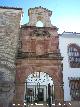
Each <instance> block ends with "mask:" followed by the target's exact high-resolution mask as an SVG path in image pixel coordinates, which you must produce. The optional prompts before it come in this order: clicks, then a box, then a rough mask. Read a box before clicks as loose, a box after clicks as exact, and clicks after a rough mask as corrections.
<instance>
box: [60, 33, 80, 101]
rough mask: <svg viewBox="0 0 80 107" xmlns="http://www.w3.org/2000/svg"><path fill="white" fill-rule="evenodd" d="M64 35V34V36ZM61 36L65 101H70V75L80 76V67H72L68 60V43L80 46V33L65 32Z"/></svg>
mask: <svg viewBox="0 0 80 107" xmlns="http://www.w3.org/2000/svg"><path fill="white" fill-rule="evenodd" d="M63 35H64V36H63ZM63 35H62V36H59V48H60V52H61V55H62V57H64V58H63V82H64V101H70V100H71V97H70V88H69V80H68V77H80V68H70V66H69V62H68V54H67V52H68V50H67V49H68V45H69V44H74V43H75V44H77V45H78V46H80V34H77V35H76V34H72V33H70V34H69V33H67V35H65V34H64V33H63Z"/></svg>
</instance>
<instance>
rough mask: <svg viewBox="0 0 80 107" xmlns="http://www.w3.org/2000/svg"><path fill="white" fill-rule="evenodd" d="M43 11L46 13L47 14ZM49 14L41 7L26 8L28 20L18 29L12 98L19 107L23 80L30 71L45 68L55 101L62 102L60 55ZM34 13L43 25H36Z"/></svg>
mask: <svg viewBox="0 0 80 107" xmlns="http://www.w3.org/2000/svg"><path fill="white" fill-rule="evenodd" d="M32 11H33V13H32V14H31V13H30V12H32ZM36 11H37V14H38V15H36ZM44 11H46V12H44ZM40 12H41V13H40ZM39 13H40V14H39ZM44 13H45V14H47V18H46V15H45V14H44ZM50 15H51V11H49V10H47V9H44V8H42V7H38V8H34V9H30V10H29V18H30V20H29V23H28V24H25V25H23V26H21V29H20V38H19V49H18V55H17V59H16V91H15V96H14V101H13V102H14V103H15V104H16V105H17V104H18V103H19V104H20V105H21V107H23V103H24V100H23V99H24V89H25V86H24V85H25V80H26V78H27V77H28V75H30V74H31V73H34V72H39V71H41V72H46V73H48V74H49V75H50V76H51V77H52V78H53V80H54V89H55V102H56V103H59V102H61V103H62V102H63V88H62V85H63V81H62V77H63V76H62V66H61V65H62V63H61V61H62V57H61V54H60V51H59V40H58V33H57V28H56V27H55V26H52V24H51V23H50ZM34 16H35V17H34ZM38 16H39V17H41V18H40V19H39V20H40V21H42V20H43V23H45V24H44V27H36V22H37V21H38V19H37V17H38ZM45 19H48V21H46V20H45Z"/></svg>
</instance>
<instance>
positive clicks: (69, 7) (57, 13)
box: [0, 0, 80, 33]
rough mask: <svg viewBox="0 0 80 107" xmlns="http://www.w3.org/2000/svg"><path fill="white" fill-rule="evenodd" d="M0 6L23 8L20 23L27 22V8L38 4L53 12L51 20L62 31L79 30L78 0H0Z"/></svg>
mask: <svg viewBox="0 0 80 107" xmlns="http://www.w3.org/2000/svg"><path fill="white" fill-rule="evenodd" d="M0 6H10V7H21V8H23V12H24V15H23V18H22V21H21V23H22V24H25V23H28V20H29V18H28V9H29V8H34V7H38V6H42V7H44V8H47V9H49V10H51V11H52V12H53V14H52V16H51V22H52V24H53V25H54V26H57V27H58V28H59V31H58V32H59V33H62V32H63V31H69V32H80V0H0Z"/></svg>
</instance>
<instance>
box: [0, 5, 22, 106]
mask: <svg viewBox="0 0 80 107" xmlns="http://www.w3.org/2000/svg"><path fill="white" fill-rule="evenodd" d="M21 13H22V9H21V8H10V7H0V104H2V106H3V107H8V104H9V103H10V100H11V99H12V97H13V92H14V80H15V55H16V52H17V46H18V45H17V44H18V38H19V28H20V19H21Z"/></svg>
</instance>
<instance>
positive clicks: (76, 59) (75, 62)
mask: <svg viewBox="0 0 80 107" xmlns="http://www.w3.org/2000/svg"><path fill="white" fill-rule="evenodd" d="M68 57H69V64H70V67H71V68H80V47H79V46H77V45H76V44H71V45H69V47H68Z"/></svg>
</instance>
